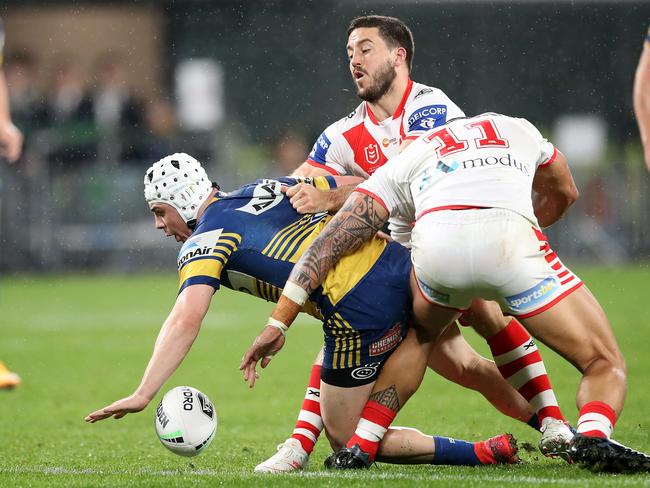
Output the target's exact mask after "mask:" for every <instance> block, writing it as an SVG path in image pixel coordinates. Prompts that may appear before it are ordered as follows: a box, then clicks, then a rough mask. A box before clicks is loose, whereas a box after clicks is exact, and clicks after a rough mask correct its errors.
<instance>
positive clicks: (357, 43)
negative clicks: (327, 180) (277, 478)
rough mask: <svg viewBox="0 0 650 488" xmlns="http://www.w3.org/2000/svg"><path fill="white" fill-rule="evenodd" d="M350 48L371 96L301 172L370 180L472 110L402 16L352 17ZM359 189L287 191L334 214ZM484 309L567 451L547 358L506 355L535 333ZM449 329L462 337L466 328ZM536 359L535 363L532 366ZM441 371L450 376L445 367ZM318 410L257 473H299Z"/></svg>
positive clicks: (490, 393) (508, 366)
mask: <svg viewBox="0 0 650 488" xmlns="http://www.w3.org/2000/svg"><path fill="white" fill-rule="evenodd" d="M347 53H348V57H349V63H350V64H349V66H350V72H351V74H352V79H353V81H354V83H355V86H356V88H357V95H358V96H359V98H361V99H362V100H363V101H362V103H361V104H360V105H359V106H358V107H357V108H356V109H355V110H354V111H353V112H352V113H350V114H349V115H348V116H346V117H343V118H342V119H341V120H339V121H337V122H335V123H333V124H331V125H330V126H329V127H327V128H326V129H325V131H323V133H322V134H321V135H320V137H319V138H318V140H317V141H316V142H315V144H314V147H313V149H312V152H311V154H310V155H309V157H308V159H307V161H306V162H305V163H304V164H303V165H302V166H301V167H300V168H298V170H297V171H296V172H295V174H297V175H300V176H316V175H328V174H334V175H357V176H360V177H362V178H364V179H365V178H368V176H369V175H371V174H372V173H374V172H375V171H376V170H377V169H378V168H380V167H381V166H382V165H383V164H385V163H386V161H387V160H388V159H389V158H390V157H392V156H395V155H397V154H398V152H399V150H400V148H402V147H405V146H406V145H407V144H408V143H409V142H411V141H412V140H414V139H415V138H417V137H418V136H419V135H421V134H423V133H424V132H425V131H427V130H429V129H431V128H433V127H437V126H440V125H442V124H444V123H445V122H446V121H447V120H449V119H451V118H454V117H459V116H463V115H464V114H463V112H462V110H460V108H458V106H457V105H456V104H455V103H454V102H452V101H451V100H450V99H449V98H448V97H447V95H445V94H444V93H443V92H442V91H441V90H439V89H438V88H434V87H431V86H426V85H423V84H421V83H417V82H414V81H412V80H411V78H410V71H411V65H412V63H413V54H414V43H413V36H412V34H411V32H410V30H409V28H408V27H407V26H406V25H405V24H404V23H403V22H402V21H400V20H399V19H396V18H393V17H384V16H377V15H370V16H365V17H359V18H356V19H354V20H352V22H351V23H350V26H349V27H348V38H347ZM353 189H354V186H353V185H346V186H342V187H340V188H337V189H335V190H333V191H328V190H319V189H316V188H314V187H313V186H311V185H296V186H294V187H292V188H290V189H289V190H288V192H287V195H288V196H290V197H291V202H292V204H293V206H294V208H296V210H298V211H299V212H303V213H304V212H315V211H323V210H328V211H333V210H338V209H339V208H340V205H341V204H342V203H343V202H344V201H345V199H346V198H347V196H348V195H349V194H350V193H351V192H352V190H353ZM389 228H390V230H391V234H392V236H393V238H394V239H395V240H397V241H398V242H401V243H402V244H405V245H408V236H409V235H410V230H411V227H410V222H407V221H405V219H404V218H402V217H400V216H398V215H392V216H391V219H390V222H389ZM476 312H477V313H475V314H471V315H470V314H467V315H466V316H465V317H464V318H465V319H467V320H469V321H471V323H472V325H473V326H474V328H475V329H476V330H477V332H479V333H480V334H481V335H482V336H483V337H484V338H485V339H486V340H487V341H488V344H489V346H490V349H491V350H492V353H493V355H495V356H497V355H500V356H501V358H502V359H501V361H502V362H501V363H499V364H498V366H499V368H500V369H501V370H502V371H503V372H504V375H505V377H506V378H507V380H508V381H509V382H510V383H511V384H512V385H513V386H514V387H515V388H516V389H517V390H518V391H519V392H520V393H521V394H522V395H523V397H524V398H525V399H526V401H529V402H530V403H531V404H532V406H533V412H534V413H535V414H534V415H533V416H532V417H531V418H529V419H521V420H523V421H527V422H528V423H529V424H530V425H531V426H532V427H534V428H536V429H540V427H541V428H542V430H543V431H544V438H543V444H542V445H541V446H540V447H541V448H542V449H543V452H545V454H549V455H555V454H560V453H561V451H562V450H563V448H564V446H566V444H567V443H568V440H570V437H571V436H572V434H571V432H570V430H569V429H568V427H567V426H566V424H565V422H564V417H563V416H562V413H561V411H560V408H559V406H558V403H557V400H556V398H555V395H554V393H553V390H552V388H551V383H550V381H549V380H548V376H547V374H546V370H545V368H544V363H543V362H542V358H541V355H540V354H539V352H538V351H537V349H536V348H535V347H532V348H531V349H530V350H529V351H528V353H529V356H527V357H526V358H525V359H524V358H513V359H512V360H508V361H505V359H507V358H509V357H510V356H507V355H505V356H504V353H507V352H509V351H513V350H515V349H517V348H518V347H519V346H521V345H522V344H524V343H526V344H528V343H530V341H531V338H530V336H529V335H528V334H527V333H526V331H525V329H523V327H522V326H521V324H519V323H518V322H517V321H516V320H515V319H505V318H504V317H503V315H502V314H500V313H499V309H498V307H497V306H496V305H493V309H490V308H489V306H488V305H486V306H485V307H483V310H479V309H478V308H477V309H476ZM449 333H456V334H459V331H458V330H455V331H450V332H449ZM320 358H321V356H320V355H319V356H317V358H316V360H315V361H314V364H313V366H312V373H311V375H310V381H309V385H308V388H307V391H309V389H310V388H312V387H314V385H316V384H317V381H318V380H317V379H318V378H319V377H320V374H319V368H320ZM513 361H514V364H513ZM532 363H534V365H535V367H533V368H531V367H528V366H529V365H530V364H532ZM438 373H441V374H443V376H444V375H445V374H444V372H442V371H438ZM474 389H478V391H480V392H481V393H482V394H483V395H484V396H486V397H487V398H488V399H490V400H491V401H493V400H492V399H493V398H495V397H498V396H499V393H498V392H497V391H496V390H494V389H493V388H492V385H491V384H489V383H487V384H486V383H482V384H479V385H476V387H475V388H474ZM316 408H317V407H315V406H314V405H313V404H311V403H310V400H309V398H306V399H305V402H304V404H303V408H302V409H301V411H300V413H299V416H298V419H297V421H296V424H295V428H294V431H293V434H292V436H291V437H290V438H289V439H287V440H286V441H285V442H284V443H283V444H280V445H279V446H278V452H277V453H276V454H274V455H273V456H271V457H270V458H269V459H267V460H266V461H264V462H262V463H260V464H259V465H258V466H256V468H255V470H256V471H258V472H273V473H275V472H282V471H291V470H294V469H300V467H301V466H302V464H304V463H306V462H307V459H308V456H309V454H310V453H311V452H312V450H313V448H314V445H315V443H316V441H317V439H318V436H319V434H320V432H321V430H322V419H321V417H320V413H319V412H318V411H317V410H316ZM555 419H557V420H555ZM540 424H541V425H540Z"/></svg>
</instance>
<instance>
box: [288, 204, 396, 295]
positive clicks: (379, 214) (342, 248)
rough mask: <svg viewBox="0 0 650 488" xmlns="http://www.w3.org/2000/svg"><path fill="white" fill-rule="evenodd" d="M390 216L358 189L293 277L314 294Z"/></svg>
mask: <svg viewBox="0 0 650 488" xmlns="http://www.w3.org/2000/svg"><path fill="white" fill-rule="evenodd" d="M387 220H388V212H387V211H386V209H385V208H384V207H383V206H381V205H380V204H379V203H378V202H377V201H376V200H375V199H373V198H372V197H370V196H368V195H365V194H363V193H355V194H354V195H353V196H351V197H350V198H349V199H348V200H347V202H346V204H345V205H344V206H343V208H341V210H340V211H339V212H338V213H337V214H336V216H335V217H334V218H333V219H332V221H331V222H330V223H329V224H328V225H327V226H326V227H325V229H323V232H322V233H321V234H320V235H319V236H318V237H317V238H316V239H315V240H314V242H313V243H312V245H311V246H310V247H309V248H308V249H307V251H306V252H305V254H303V255H302V257H301V258H300V260H299V261H298V262H297V263H296V265H295V266H294V267H293V270H292V271H291V274H290V275H289V281H290V282H292V283H294V284H296V285H298V286H299V287H300V288H302V289H303V290H304V291H305V292H306V293H307V294H308V295H309V294H311V293H312V292H313V291H314V290H315V289H316V288H318V287H319V286H320V285H321V283H322V282H323V280H324V279H325V276H327V273H328V272H329V271H330V270H331V269H332V267H333V266H334V265H335V264H336V263H337V262H338V261H339V259H341V257H343V256H344V255H346V254H349V253H351V252H354V251H356V250H357V249H359V247H361V245H362V244H363V243H364V242H366V241H368V240H370V239H371V238H372V237H373V236H374V235H375V234H376V233H377V231H378V230H380V229H381V228H382V227H383V225H384V224H385V223H386V221H387Z"/></svg>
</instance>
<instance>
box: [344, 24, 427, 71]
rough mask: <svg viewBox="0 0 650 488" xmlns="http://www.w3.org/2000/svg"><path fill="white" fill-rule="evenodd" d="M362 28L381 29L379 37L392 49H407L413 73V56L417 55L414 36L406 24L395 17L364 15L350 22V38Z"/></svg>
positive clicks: (409, 64) (407, 58) (407, 59)
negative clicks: (355, 31) (351, 34)
mask: <svg viewBox="0 0 650 488" xmlns="http://www.w3.org/2000/svg"><path fill="white" fill-rule="evenodd" d="M360 27H376V28H377V29H379V35H380V36H381V38H382V39H383V40H384V41H386V44H388V45H389V46H390V47H393V48H394V47H403V48H404V49H406V64H407V65H408V67H409V71H411V66H412V65H413V54H414V53H415V43H414V42H413V34H412V33H411V30H410V29H409V28H408V27H406V24H405V23H404V22H402V21H401V20H399V19H397V18H395V17H387V16H385V15H364V16H363V17H357V18H356V19H353V20H352V22H350V25H349V26H348V37H350V33H351V32H352V31H353V30H354V29H359V28H360Z"/></svg>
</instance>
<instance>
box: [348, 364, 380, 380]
mask: <svg viewBox="0 0 650 488" xmlns="http://www.w3.org/2000/svg"><path fill="white" fill-rule="evenodd" d="M380 364H381V363H369V364H364V365H363V366H360V367H358V368H355V369H353V370H352V372H351V373H350V376H352V377H353V378H354V379H355V380H366V379H368V378H372V377H373V376H374V375H376V374H377V369H378V368H379V365H380Z"/></svg>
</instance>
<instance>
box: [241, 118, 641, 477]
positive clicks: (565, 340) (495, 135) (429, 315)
mask: <svg viewBox="0 0 650 488" xmlns="http://www.w3.org/2000/svg"><path fill="white" fill-rule="evenodd" d="M575 194H576V190H575V186H574V183H573V178H572V177H571V173H570V171H569V168H568V165H567V163H566V160H565V159H564V157H563V156H562V155H561V153H559V152H558V151H557V150H556V149H555V148H554V147H553V145H552V144H550V143H549V142H548V141H547V140H546V139H544V138H543V136H542V135H541V134H540V133H539V131H538V130H537V129H536V128H535V127H533V126H532V125H531V124H530V123H529V122H528V121H526V120H524V119H517V118H512V117H507V116H504V115H498V114H491V113H487V114H483V115H480V116H477V117H472V118H469V119H465V118H464V119H456V120H454V121H451V122H449V123H448V124H447V125H445V126H442V127H440V128H437V129H433V130H431V131H429V132H427V133H426V134H424V135H423V136H422V137H421V138H420V139H418V140H417V141H415V142H414V143H413V144H412V145H411V146H409V148H407V149H406V150H405V151H404V152H403V153H401V154H400V155H398V156H396V157H395V158H393V159H392V160H391V161H390V162H389V163H388V164H387V165H385V166H383V167H382V168H380V169H379V170H377V172H376V173H375V174H373V176H371V177H370V179H369V180H368V181H366V182H365V183H363V184H362V185H361V186H360V187H359V189H358V192H357V193H356V194H355V195H353V196H351V197H350V198H349V199H348V200H347V202H346V204H345V206H344V207H343V208H342V209H341V211H339V212H338V213H337V215H336V216H335V217H334V219H332V221H331V223H330V224H329V225H328V226H327V227H326V228H325V229H324V230H323V232H322V233H321V234H320V235H319V236H318V237H317V238H316V239H315V240H314V242H313V243H312V245H311V246H310V247H309V248H308V249H307V250H305V252H304V253H303V256H302V257H301V259H300V260H299V261H298V262H297V263H296V265H295V267H294V269H293V271H292V273H291V275H290V281H289V282H287V283H286V284H285V286H284V287H283V296H282V297H281V298H280V300H279V301H278V306H276V308H275V309H274V311H273V313H272V315H271V318H272V319H273V320H275V321H280V322H282V325H283V326H284V327H285V328H286V327H288V326H289V324H290V323H291V322H292V321H293V317H294V316H295V315H296V314H297V311H298V310H299V309H300V304H301V303H302V302H303V301H304V299H305V297H306V296H309V294H310V293H311V292H312V291H313V290H315V289H317V288H318V287H319V286H320V284H321V283H322V280H323V277H324V276H326V275H327V273H328V271H329V270H330V269H331V267H333V266H335V265H336V264H337V263H338V262H339V260H340V259H341V256H345V255H347V254H348V253H350V252H353V251H354V250H355V249H357V248H358V247H359V246H361V245H363V243H364V242H366V241H368V240H372V239H374V234H375V232H377V230H378V229H380V228H381V227H382V226H383V225H384V224H385V222H386V221H387V220H388V217H389V214H390V213H391V212H394V211H395V210H396V209H399V208H404V207H407V208H410V209H412V210H413V214H412V221H414V222H415V225H414V228H413V234H412V238H411V242H412V246H413V252H412V261H413V274H412V282H413V287H414V289H417V290H418V291H417V292H416V293H414V301H413V311H414V316H415V318H416V320H417V321H418V323H420V324H422V325H425V326H426V327H427V331H428V333H429V334H430V336H429V338H427V339H426V340H425V341H423V342H422V344H427V343H428V344H432V343H433V341H434V340H435V338H436V337H437V336H438V335H439V334H440V333H441V332H442V331H444V329H445V328H446V327H447V326H448V325H449V324H451V323H453V321H454V320H456V319H457V318H458V317H459V316H460V313H461V312H463V311H465V310H467V309H469V308H470V306H471V307H474V306H475V305H476V304H479V305H480V306H485V302H484V301H483V300H482V299H489V300H496V301H498V302H499V304H500V305H501V307H502V308H503V310H504V311H506V312H507V313H510V314H512V315H515V316H517V317H518V318H519V319H520V320H521V321H522V322H523V324H524V326H525V327H526V328H528V329H529V330H530V331H531V333H532V334H533V335H534V336H535V337H537V338H539V340H541V341H542V342H544V343H545V344H547V345H548V346H550V347H551V348H553V349H554V350H556V351H557V352H558V353H559V354H561V355H562V356H563V357H564V358H565V359H567V360H568V361H569V362H571V363H572V364H573V365H575V366H576V367H577V368H578V369H579V371H580V372H581V373H582V381H581V383H580V386H579V389H578V393H577V398H576V403H577V406H578V408H579V417H578V422H577V432H578V433H577V435H575V436H574V437H573V438H572V440H571V441H570V444H569V445H567V446H566V447H567V454H568V455H569V456H570V458H571V459H572V460H573V461H577V462H580V463H584V464H585V465H587V466H588V467H590V468H592V469H595V470H598V469H606V470H611V471H619V472H626V471H631V472H642V471H646V472H647V471H650V457H649V456H647V455H645V454H643V453H640V452H637V451H634V450H632V449H629V448H627V447H625V446H622V445H620V444H618V443H616V442H614V441H612V440H610V436H611V434H612V430H613V428H614V424H615V422H616V420H617V418H618V416H619V415H620V413H621V410H622V409H623V404H624V400H625V393H626V387H627V385H626V366H625V361H624V359H623V357H622V354H621V352H620V350H619V348H618V345H617V344H616V340H615V338H614V335H613V332H612V330H611V327H610V325H609V322H608V321H607V318H606V316H605V314H604V312H603V310H602V309H601V307H600V305H599V304H598V302H597V301H596V299H595V298H594V297H593V295H592V294H591V293H590V292H589V291H588V290H587V288H586V287H585V286H583V283H582V281H581V280H580V279H579V278H578V277H577V276H576V275H574V274H573V273H572V272H571V271H570V270H569V269H568V268H566V267H565V266H564V265H563V264H562V262H561V261H560V260H559V258H558V257H557V255H556V254H555V253H554V252H553V251H552V250H551V248H550V246H549V244H548V242H547V240H546V237H545V236H544V234H543V233H542V232H541V230H540V226H542V227H546V226H548V225H551V224H552V223H553V222H555V221H556V220H557V219H559V218H560V217H561V216H562V214H563V213H564V211H565V210H566V209H567V208H568V206H569V205H570V204H571V203H572V202H573V200H574V199H575V196H576V195H575ZM283 343H284V336H281V335H279V334H278V333H277V331H275V330H274V329H272V328H269V327H266V328H265V329H264V330H263V331H262V334H260V336H258V338H257V339H256V340H255V342H254V343H253V346H252V347H251V348H250V349H249V351H248V352H247V353H246V354H245V356H244V360H243V361H242V369H244V370H245V372H246V376H247V377H249V378H250V377H251V375H252V374H254V373H255V365H256V363H257V361H258V360H259V358H260V357H264V356H265V355H267V354H269V352H273V353H276V352H277V351H278V350H279V348H280V347H281V346H282V344H283ZM525 346H526V345H524V347H522V348H521V349H522V350H523V349H525ZM400 349H402V348H401V347H400ZM400 352H401V351H400V350H398V351H397V352H396V353H395V354H393V355H392V356H391V358H390V360H389V361H388V362H387V366H386V368H384V370H383V371H382V375H381V376H380V377H379V379H378V381H377V384H376V385H375V391H374V392H373V393H372V395H371V401H369V402H368V404H367V405H366V407H365V408H364V411H363V413H362V416H361V420H360V421H359V424H358V426H357V429H356V431H355V434H354V435H353V436H352V438H351V439H349V440H348V442H347V443H346V448H345V449H343V450H341V451H340V452H339V453H337V456H336V458H335V459H336V465H337V466H340V467H367V466H368V465H369V463H370V461H372V459H373V457H374V455H375V453H376V450H377V448H378V447H379V443H380V441H381V438H382V437H383V435H384V432H385V431H386V428H387V427H388V426H389V425H390V423H391V422H392V419H393V418H394V416H395V414H396V412H397V411H398V410H399V409H400V408H401V407H402V406H403V405H404V402H405V401H406V400H407V399H408V398H409V396H410V395H412V394H413V392H414V391H415V390H416V389H417V387H418V386H419V383H420V381H421V379H422V375H423V374H424V370H425V367H426V362H425V361H422V360H421V359H418V358H417V356H410V355H409V354H401V355H400V354H399V353H400ZM521 352H522V351H519V350H518V351H513V353H512V354H511V355H519V354H521ZM421 356H424V357H426V355H421ZM400 360H401V361H400ZM393 366H394V367H393ZM404 371H408V372H409V374H404ZM376 399H379V400H376Z"/></svg>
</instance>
